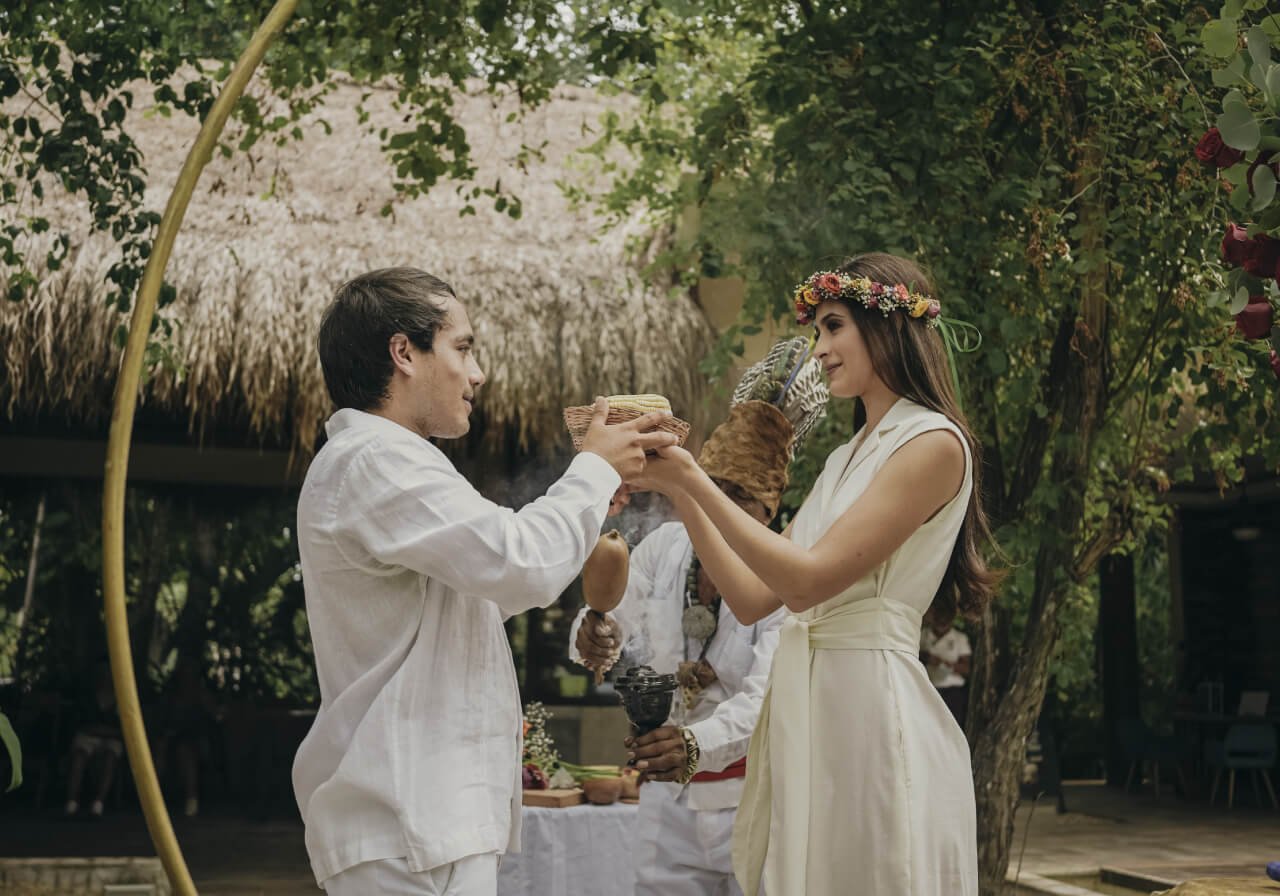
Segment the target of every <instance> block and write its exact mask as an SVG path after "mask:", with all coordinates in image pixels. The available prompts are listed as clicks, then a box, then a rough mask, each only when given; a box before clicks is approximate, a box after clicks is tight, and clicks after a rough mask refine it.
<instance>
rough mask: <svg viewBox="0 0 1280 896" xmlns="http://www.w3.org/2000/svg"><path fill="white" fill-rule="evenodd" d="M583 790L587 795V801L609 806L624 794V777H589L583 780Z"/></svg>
mask: <svg viewBox="0 0 1280 896" xmlns="http://www.w3.org/2000/svg"><path fill="white" fill-rule="evenodd" d="M582 792H583V794H585V795H586V797H587V802H589V803H595V804H596V805H597V806H607V805H609V804H610V803H616V802H617V801H618V797H620V796H622V779H621V778H588V779H587V780H585V781H583V782H582Z"/></svg>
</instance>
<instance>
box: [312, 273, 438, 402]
mask: <svg viewBox="0 0 1280 896" xmlns="http://www.w3.org/2000/svg"><path fill="white" fill-rule="evenodd" d="M453 295H454V292H453V288H452V287H450V286H449V284H448V283H445V282H444V281H443V280H441V279H440V278H438V277H433V276H431V275H430V274H428V273H426V272H425V271H420V270H418V269H417V268H382V269H381V270H377V271H370V272H369V273H367V274H361V275H360V276H359V277H356V278H354V279H353V280H349V281H347V282H346V283H344V284H342V286H341V287H339V288H338V291H337V293H336V294H335V295H334V297H333V301H332V302H330V303H329V307H328V308H326V309H325V312H324V317H323V318H322V319H321V321H320V339H319V343H320V368H321V369H322V370H323V371H324V384H325V386H326V387H327V388H328V390H329V397H330V398H332V399H333V403H334V404H335V405H337V406H338V407H340V408H355V409H356V410H359V411H368V410H372V409H373V408H376V407H378V406H379V405H381V404H382V402H383V401H384V400H386V398H387V387H388V386H389V385H390V383H391V372H392V365H391V354H390V352H389V351H388V348H387V346H388V343H389V342H390V341H391V337H392V336H394V335H395V334H396V333H404V334H405V335H406V336H408V337H409V341H410V342H412V343H413V344H414V345H416V346H417V347H418V348H420V349H422V350H423V351H428V352H429V351H431V349H432V345H433V342H434V340H435V336H436V331H437V330H439V329H440V327H442V326H443V325H444V323H445V318H446V310H445V303H444V300H445V299H447V298H448V297H450V296H453Z"/></svg>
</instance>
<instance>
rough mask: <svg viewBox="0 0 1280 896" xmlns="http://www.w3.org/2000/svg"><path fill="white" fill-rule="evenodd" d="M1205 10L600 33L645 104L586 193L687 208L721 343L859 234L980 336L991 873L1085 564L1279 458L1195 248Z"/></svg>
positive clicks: (749, 9)
mask: <svg viewBox="0 0 1280 896" xmlns="http://www.w3.org/2000/svg"><path fill="white" fill-rule="evenodd" d="M1205 19H1206V15H1205V14H1204V13H1203V12H1201V11H1198V10H1197V9H1192V8H1189V7H1187V6H1186V5H1184V4H1180V3H1172V2H1121V3H1101V2H1062V3H1053V2H1039V3H1036V2H999V0H989V2H979V3H966V4H936V3H929V2H904V3H895V4H876V3H869V2H853V3H848V4H842V5H836V6H830V5H819V4H811V3H808V2H799V3H795V4H785V5H778V4H773V3H761V2H747V3H735V4H729V3H718V2H712V3H703V4H697V5H693V4H689V3H682V2H675V0H656V2H637V3H634V4H632V5H631V6H629V7H627V8H625V9H620V10H618V11H616V12H615V13H614V16H613V18H612V20H611V22H610V24H609V25H607V26H602V27H601V28H600V29H599V30H598V32H597V40H596V44H595V46H596V48H597V50H599V51H601V52H602V53H603V52H604V51H605V50H608V49H611V48H612V50H613V52H615V55H616V54H619V53H620V54H622V55H623V56H624V57H625V59H626V64H624V65H620V66H619V72H620V76H619V77H620V80H622V82H623V83H624V84H625V86H626V87H627V88H628V89H630V90H632V91H633V92H635V93H636V94H637V95H638V96H639V97H640V98H641V107H640V109H639V111H638V113H637V115H636V117H635V118H634V120H631V121H625V120H617V119H615V120H610V121H606V122H604V123H603V125H602V130H601V141H600V144H599V145H598V147H597V149H598V150H599V151H600V158H601V159H602V161H603V163H604V164H605V165H606V166H608V165H610V164H613V163H612V162H610V161H608V160H609V159H610V156H609V155H608V153H607V152H606V151H605V150H606V149H607V148H608V147H611V146H614V145H616V144H619V143H621V144H623V145H625V146H627V147H629V148H630V149H631V150H632V151H633V153H634V156H635V158H636V164H635V167H634V169H633V170H632V171H630V172H629V173H625V174H620V175H619V179H618V181H617V184H616V188H615V189H614V190H613V192H612V194H611V195H610V196H609V197H608V198H607V200H606V205H607V207H609V208H611V209H612V210H613V211H614V212H615V213H619V214H621V213H622V212H623V211H624V210H627V209H630V208H631V207H632V206H633V205H635V204H637V203H641V204H644V205H647V206H648V207H649V208H650V209H652V211H653V213H654V214H655V216H657V217H658V218H659V219H666V220H671V221H677V220H680V219H681V218H682V217H683V216H687V214H688V210H689V209H690V208H696V209H697V210H698V216H699V218H700V227H699V230H698V235H697V237H696V238H692V239H689V240H685V241H683V242H677V244H676V245H675V246H674V247H673V249H672V250H671V252H669V253H668V255H667V256H666V258H665V259H664V260H665V261H668V262H671V263H674V264H676V265H677V266H678V267H679V268H680V269H681V270H682V271H683V272H684V274H685V275H686V277H687V279H688V280H689V281H690V282H692V281H695V280H696V279H697V278H698V277H699V276H706V275H720V274H725V273H736V274H740V275H741V276H743V277H744V279H745V281H746V283H747V294H746V304H745V308H744V311H743V314H742V318H741V320H740V322H739V327H738V329H737V330H735V331H731V332H729V333H728V334H726V339H725V345H726V346H732V344H733V343H734V342H735V341H737V340H738V337H739V335H740V334H741V332H743V331H744V330H745V329H747V328H751V327H754V326H758V325H759V324H760V323H761V322H763V321H765V320H766V319H769V318H771V317H782V316H784V315H786V314H787V313H788V311H789V306H790V302H789V299H788V296H789V294H790V291H791V289H792V287H793V285H794V284H795V283H796V282H798V281H799V280H800V279H801V278H803V277H804V276H806V275H807V274H808V273H810V272H811V271H813V270H814V269H816V268H819V267H824V266H829V265H830V264H831V263H832V262H833V261H835V260H837V259H840V258H842V257H844V256H846V255H848V254H850V253H852V252H856V251H863V250H872V249H876V250H887V251H893V252H902V253H906V254H909V255H913V256H915V257H917V258H919V259H921V260H922V261H924V262H925V263H926V264H927V265H928V266H929V267H930V268H931V270H932V272H933V274H934V276H935V278H936V280H937V282H938V285H939V288H940V295H941V298H942V302H943V305H944V313H947V314H950V315H952V316H955V317H959V318H962V319H964V320H967V321H970V322H972V323H974V324H975V325H977V326H978V327H979V328H980V329H981V330H982V331H983V333H984V334H985V335H986V342H985V345H984V346H983V348H982V349H981V351H980V352H979V353H977V354H975V355H969V356H964V357H962V358H961V360H960V375H961V379H962V382H963V387H964V388H963V392H964V402H965V407H966V409H967V411H968V413H969V415H970V417H971V421H972V423H973V424H974V426H975V431H976V432H977V433H978V434H979V435H980V437H981V439H982V441H983V442H984V446H985V454H986V457H985V463H986V469H985V475H986V486H987V502H988V506H989V508H990V510H991V511H992V513H993V515H994V518H995V520H996V521H997V522H998V524H999V526H1000V528H999V540H1000V542H1001V546H1002V548H1003V550H1004V552H1005V554H1006V555H1007V560H1008V562H1009V566H1010V576H1009V579H1008V582H1007V585H1006V590H1005V594H1004V596H1003V597H1002V599H1001V600H1000V601H999V602H998V603H997V605H996V606H995V607H994V608H993V609H992V611H991V612H990V613H989V614H988V615H987V617H986V618H985V619H983V620H982V621H981V624H980V626H979V631H978V633H977V635H978V636H977V639H976V640H977V648H978V655H977V660H978V661H977V663H976V666H975V674H974V690H975V694H974V700H973V705H972V706H971V712H970V717H971V724H970V730H969V736H970V742H971V746H972V750H973V763H974V774H975V778H976V784H977V794H978V812H979V832H980V864H981V872H982V888H983V892H985V893H996V892H999V891H1000V890H1001V889H1002V886H1003V879H1004V874H1005V870H1006V867H1007V865H1008V857H1009V844H1010V840H1011V835H1012V831H1013V818H1014V809H1015V807H1016V805H1017V802H1018V785H1019V779H1020V775H1021V770H1022V766H1023V762H1024V745H1025V743H1026V740H1027V737H1028V735H1029V734H1030V733H1031V731H1032V728H1033V726H1034V724H1035V720H1036V717H1037V715H1038V712H1039V708H1040V705H1041V701H1042V698H1043V695H1044V691H1045V687H1046V682H1047V680H1048V677H1049V674H1050V671H1051V663H1052V659H1053V656H1054V650H1055V645H1057V643H1058V641H1059V636H1060V634H1061V632H1062V627H1063V624H1064V621H1065V620H1067V619H1069V618H1070V616H1071V613H1072V612H1073V611H1074V610H1075V608H1077V607H1078V606H1079V604H1080V602H1081V600H1082V595H1083V594H1085V593H1086V590H1087V589H1085V588H1084V587H1083V586H1085V585H1086V584H1087V583H1088V582H1089V581H1090V576H1091V574H1092V572H1093V570H1094V569H1095V567H1096V566H1097V563H1098V561H1099V559H1100V558H1101V557H1103V556H1104V555H1106V554H1108V553H1111V552H1126V551H1131V550H1133V549H1135V548H1137V547H1138V546H1140V545H1141V544H1143V543H1144V541H1145V539H1146V538H1147V537H1148V534H1149V533H1153V532H1156V533H1158V532H1159V531H1160V530H1161V529H1162V528H1163V527H1164V526H1165V524H1166V521H1167V518H1168V514H1169V507H1168V505H1167V504H1166V503H1165V502H1164V501H1162V499H1161V495H1162V493H1163V492H1164V491H1165V490H1167V489H1168V488H1169V486H1170V485H1171V484H1172V483H1174V482H1180V481H1185V480H1187V479H1189V478H1190V476H1191V472H1192V470H1193V469H1196V468H1199V469H1206V468H1207V469H1211V470H1213V471H1214V472H1215V473H1216V474H1217V475H1218V476H1219V477H1220V481H1221V482H1223V483H1227V482H1230V481H1234V480H1236V479H1238V478H1239V477H1240V475H1241V473H1240V466H1239V464H1240V460H1241V458H1242V457H1243V456H1244V455H1245V454H1246V453H1249V454H1255V455H1260V456H1262V457H1263V458H1264V459H1265V461H1266V463H1267V464H1268V465H1269V466H1270V468H1272V469H1274V468H1275V466H1276V463H1277V458H1278V456H1280V452H1278V449H1280V440H1277V437H1276V435H1277V434H1276V432H1275V429H1274V427H1273V426H1272V424H1271V423H1270V419H1271V415H1273V414H1274V412H1275V405H1276V391H1277V390H1276V389H1275V385H1274V382H1273V381H1272V380H1271V377H1270V374H1269V373H1266V372H1265V371H1259V370H1258V368H1257V365H1256V364H1255V363H1253V359H1252V356H1251V355H1250V353H1249V352H1250V350H1249V347H1248V346H1247V345H1245V344H1243V343H1241V342H1239V341H1238V340H1234V339H1232V337H1231V333H1230V328H1229V327H1228V326H1227V325H1225V323H1224V318H1225V314H1224V311H1226V304H1227V301H1228V300H1227V297H1226V296H1225V294H1224V293H1222V292H1221V291H1220V290H1219V289H1218V284H1217V282H1216V275H1215V272H1214V270H1213V268H1212V265H1211V264H1210V263H1209V261H1208V259H1209V258H1210V256H1211V254H1213V251H1216V250H1211V249H1210V247H1212V246H1213V244H1214V243H1216V240H1217V238H1216V233H1215V231H1216V230H1217V228H1218V224H1217V221H1218V219H1219V216H1220V215H1221V214H1222V213H1223V209H1224V207H1225V201H1224V200H1225V198H1226V196H1225V194H1224V193H1223V192H1222V191H1220V190H1219V189H1218V187H1217V186H1216V184H1215V182H1214V179H1213V178H1212V177H1211V176H1210V175H1209V174H1208V173H1207V172H1205V171H1204V170H1203V168H1202V166H1201V164H1200V163H1199V162H1198V161H1197V160H1196V159H1195V157H1194V155H1193V153H1192V149H1193V146H1194V144H1195V140H1196V138H1197V136H1198V135H1199V134H1200V133H1202V132H1203V131H1204V130H1205V129H1206V128H1207V127H1209V126H1210V125H1211V124H1212V119H1213V113H1212V112H1211V110H1210V109H1209V108H1208V105H1207V101H1206V100H1205V99H1204V97H1203V95H1202V94H1203V91H1204V90H1205V89H1206V88H1207V87H1208V85H1209V83H1210V73H1209V66H1208V62H1207V60H1206V59H1205V54H1204V53H1203V52H1202V50H1201V48H1200V46H1199V36H1200V33H1201V30H1202V27H1203V25H1204V23H1205ZM1233 33H1234V32H1233ZM669 100H673V101H674V102H669ZM729 355H731V352H729V351H725V352H722V354H721V355H720V356H719V357H717V358H716V359H713V363H715V364H717V365H719V367H720V368H721V369H722V368H723V365H724V363H725V362H726V360H727V358H728V357H729ZM851 420H852V414H851V413H850V412H849V411H848V410H847V409H844V410H836V413H835V414H834V419H833V420H832V422H831V423H830V425H829V427H828V428H827V429H826V430H824V432H823V433H821V434H820V435H819V437H817V438H815V439H814V440H813V443H812V444H811V445H810V447H809V449H808V451H807V452H806V456H805V457H803V458H801V459H800V461H799V467H798V476H797V482H796V483H795V486H794V487H793V489H792V492H791V495H792V498H793V500H794V499H795V498H796V497H797V496H798V495H800V494H803V492H804V491H805V489H806V488H807V486H808V484H809V483H810V482H811V481H812V478H813V476H814V475H815V474H816V472H817V470H818V469H819V467H820V464H821V459H822V457H823V456H825V454H826V452H827V451H829V450H830V448H831V447H832V445H834V444H837V443H838V442H839V441H840V440H841V439H844V438H847V437H848V436H849V434H850V427H851Z"/></svg>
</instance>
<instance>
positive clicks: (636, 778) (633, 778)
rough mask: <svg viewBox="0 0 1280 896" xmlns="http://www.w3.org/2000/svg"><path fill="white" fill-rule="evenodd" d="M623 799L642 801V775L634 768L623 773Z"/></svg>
mask: <svg viewBox="0 0 1280 896" xmlns="http://www.w3.org/2000/svg"><path fill="white" fill-rule="evenodd" d="M622 798H623V799H624V800H638V799H640V773H639V772H637V771H636V770H635V769H633V768H629V769H627V770H626V771H624V772H623V773H622Z"/></svg>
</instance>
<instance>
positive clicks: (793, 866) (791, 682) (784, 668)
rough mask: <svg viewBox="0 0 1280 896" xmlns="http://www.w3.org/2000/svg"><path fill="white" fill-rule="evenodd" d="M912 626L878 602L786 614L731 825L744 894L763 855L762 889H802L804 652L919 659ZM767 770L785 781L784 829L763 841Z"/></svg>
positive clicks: (806, 726)
mask: <svg viewBox="0 0 1280 896" xmlns="http://www.w3.org/2000/svg"><path fill="white" fill-rule="evenodd" d="M920 625H921V614H920V612H919V611H918V610H916V609H915V608H914V607H911V606H909V605H907V604H904V603H902V602H901V601H896V600H891V599H889V598H879V597H876V598H867V599H864V600H854V601H850V602H849V603H845V604H841V605H840V606H838V607H836V608H835V609H833V610H832V611H831V612H829V613H826V614H825V615H822V616H819V617H817V618H816V619H807V620H806V619H801V618H800V617H799V616H790V617H788V618H787V620H786V622H784V623H783V625H782V631H781V633H780V635H779V637H778V648H777V650H776V651H775V652H774V655H773V667H772V668H771V669H770V672H769V687H768V690H767V692H766V694H765V699H764V704H763V706H762V707H761V710H760V721H759V722H758V723H757V724H756V730H755V732H754V733H753V734H752V735H751V746H750V748H749V749H748V751H747V781H746V785H745V786H744V788H743V794H742V802H741V804H740V805H739V807H738V815H737V820H736V821H735V823H734V831H733V870H734V874H735V876H736V877H737V878H738V883H739V884H740V885H741V886H742V890H743V892H744V893H752V894H754V893H758V892H759V891H760V880H761V877H762V875H763V873H764V858H765V853H766V851H767V852H768V853H769V855H770V856H771V862H770V865H771V868H772V869H773V871H774V873H771V874H770V877H769V879H768V880H767V881H765V887H766V892H768V893H770V894H773V893H782V894H791V893H806V892H808V889H807V887H806V880H805V871H806V864H807V861H808V840H809V797H810V794H809V788H810V785H811V780H812V776H811V773H810V748H811V744H810V734H811V728H810V693H809V675H810V668H811V664H812V661H813V653H812V651H814V650H895V651H901V652H903V653H907V654H910V655H911V656H913V657H919V655H920ZM774 768H785V769H786V772H785V774H786V776H787V778H788V779H789V780H790V781H792V782H793V783H792V784H791V785H789V786H788V787H787V789H786V790H785V791H784V792H782V793H780V794H779V797H780V800H781V806H780V807H779V808H780V809H781V811H782V815H783V819H784V824H783V825H782V826H781V829H780V830H779V832H778V834H779V836H778V838H777V839H776V840H772V841H771V840H770V839H769V830H770V821H771V819H772V817H773V769H774Z"/></svg>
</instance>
